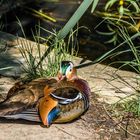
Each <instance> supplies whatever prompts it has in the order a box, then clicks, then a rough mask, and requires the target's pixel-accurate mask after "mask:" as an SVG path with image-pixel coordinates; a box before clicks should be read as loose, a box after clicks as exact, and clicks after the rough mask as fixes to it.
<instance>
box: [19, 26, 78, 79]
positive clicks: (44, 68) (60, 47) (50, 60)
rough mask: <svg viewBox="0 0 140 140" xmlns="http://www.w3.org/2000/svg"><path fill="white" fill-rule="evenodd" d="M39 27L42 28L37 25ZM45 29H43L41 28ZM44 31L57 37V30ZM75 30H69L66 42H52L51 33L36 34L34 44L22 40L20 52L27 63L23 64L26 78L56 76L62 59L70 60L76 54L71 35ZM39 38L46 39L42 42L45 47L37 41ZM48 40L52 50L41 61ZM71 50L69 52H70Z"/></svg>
mask: <svg viewBox="0 0 140 140" xmlns="http://www.w3.org/2000/svg"><path fill="white" fill-rule="evenodd" d="M39 28H40V29H43V28H41V27H39ZM43 30H45V29H43ZM45 31H46V32H49V33H51V35H54V36H55V39H57V32H56V31H54V32H50V31H48V30H45ZM74 33H76V32H71V34H70V35H69V39H68V43H65V41H64V40H58V39H57V40H55V42H52V41H51V40H50V38H51V35H50V36H48V37H47V38H42V37H40V35H39V32H38V34H37V35H36V36H35V35H34V39H35V42H36V45H35V46H32V45H31V44H29V43H25V42H22V46H21V47H20V52H21V54H22V56H23V58H24V59H25V61H26V64H27V65H24V67H23V69H24V71H25V72H26V74H27V75H26V77H25V78H27V79H30V80H31V79H35V78H38V77H52V76H56V74H57V73H58V70H59V66H60V62H61V61H63V60H72V58H73V56H72V55H76V52H75V51H74V50H75V48H74V47H75V45H74V42H73V36H74ZM40 39H43V40H46V43H45V44H44V46H45V47H43V46H42V45H41V44H40V43H39V42H40ZM49 41H50V42H49ZM48 42H49V44H50V45H52V46H53V48H54V49H53V50H52V52H51V53H49V54H48V55H47V57H46V58H44V59H43V60H42V61H41V63H39V62H40V59H42V56H43V52H44V51H45V50H46V49H47V48H48V45H47V43H48ZM52 43H54V44H52ZM70 45H71V46H72V49H71V50H69V47H70ZM70 51H71V52H70Z"/></svg>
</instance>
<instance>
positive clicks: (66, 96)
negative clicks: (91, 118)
mask: <svg viewBox="0 0 140 140" xmlns="http://www.w3.org/2000/svg"><path fill="white" fill-rule="evenodd" d="M79 83H80V84H79ZM78 85H79V86H78ZM83 87H84V88H83ZM85 87H87V89H86V88H85ZM48 91H49V92H48ZM44 93H45V97H44V98H43V99H42V101H41V103H40V106H39V110H40V114H43V113H42V112H41V111H44V116H43V117H42V121H43V123H44V124H45V125H48V124H50V123H66V122H70V121H73V120H75V119H77V118H78V117H79V116H81V115H82V114H83V113H84V112H85V111H86V110H87V109H88V107H89V98H88V96H87V95H88V94H90V89H89V88H88V86H87V82H86V81H84V80H82V79H76V80H75V81H72V82H71V81H67V80H66V79H64V80H62V81H60V82H58V83H56V85H55V87H54V89H49V88H47V89H45V90H44ZM50 98H52V99H53V100H54V102H55V103H54V104H55V106H52V108H51V110H53V111H54V110H56V112H57V114H55V116H53V117H52V118H50V119H48V120H47V118H46V116H48V115H49V114H53V113H52V112H48V111H45V110H47V109H48V107H47V105H49V104H48V101H49V99H50ZM45 112H46V113H45ZM48 113H49V114H48Z"/></svg>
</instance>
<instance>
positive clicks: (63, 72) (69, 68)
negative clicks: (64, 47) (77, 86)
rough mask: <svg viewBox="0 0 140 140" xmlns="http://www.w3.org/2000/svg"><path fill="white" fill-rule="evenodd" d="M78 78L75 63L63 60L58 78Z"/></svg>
mask: <svg viewBox="0 0 140 140" xmlns="http://www.w3.org/2000/svg"><path fill="white" fill-rule="evenodd" d="M76 78H77V71H76V68H74V64H73V63H72V62H71V61H62V62H61V64H60V70H59V72H58V79H59V80H63V79H67V80H68V81H70V80H74V79H76Z"/></svg>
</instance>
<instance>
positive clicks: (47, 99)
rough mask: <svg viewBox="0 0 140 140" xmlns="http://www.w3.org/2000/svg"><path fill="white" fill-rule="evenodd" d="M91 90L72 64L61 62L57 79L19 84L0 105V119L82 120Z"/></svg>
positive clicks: (49, 122)
mask: <svg viewBox="0 0 140 140" xmlns="http://www.w3.org/2000/svg"><path fill="white" fill-rule="evenodd" d="M89 95H90V88H89V86H88V83H87V81H85V80H83V79H81V78H79V77H78V76H77V72H76V68H75V67H74V65H73V63H72V62H71V61H62V62H61V64H60V71H59V72H58V78H57V79H56V78H50V79H46V78H44V79H43V78H39V79H35V80H33V81H31V82H29V83H27V84H25V83H21V82H18V83H16V84H15V85H14V86H13V87H12V88H11V89H10V90H9V92H8V95H7V98H6V99H5V100H4V101H3V102H2V103H0V117H4V118H7V119H24V120H28V121H35V122H43V124H44V125H46V126H47V127H48V126H50V125H51V124H52V123H66V122H70V121H73V120H75V119H77V118H78V117H80V116H81V115H82V114H83V113H84V112H85V111H86V110H87V109H88V107H89Z"/></svg>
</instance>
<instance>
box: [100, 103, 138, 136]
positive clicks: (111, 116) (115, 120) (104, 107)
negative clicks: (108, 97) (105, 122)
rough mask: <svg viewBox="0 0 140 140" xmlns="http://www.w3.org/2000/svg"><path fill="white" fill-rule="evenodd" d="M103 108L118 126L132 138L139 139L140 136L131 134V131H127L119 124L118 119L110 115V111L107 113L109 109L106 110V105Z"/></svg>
mask: <svg viewBox="0 0 140 140" xmlns="http://www.w3.org/2000/svg"><path fill="white" fill-rule="evenodd" d="M103 108H104V110H105V112H106V113H107V115H108V116H109V117H110V118H111V119H112V120H113V121H114V122H115V123H116V124H118V126H119V127H120V128H121V129H122V130H124V131H125V132H126V131H127V133H128V134H130V135H131V136H134V137H139V135H136V134H134V133H131V132H130V131H128V130H126V129H125V128H124V127H123V126H121V125H120V123H119V122H118V121H117V120H116V119H113V118H112V116H111V115H110V114H109V113H108V111H107V109H106V107H105V106H104V105H103Z"/></svg>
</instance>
